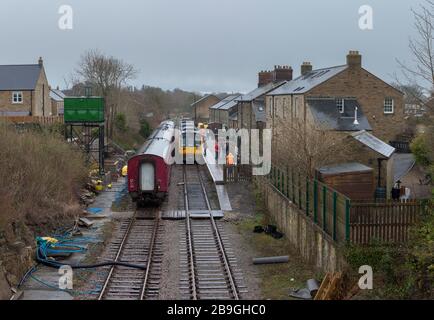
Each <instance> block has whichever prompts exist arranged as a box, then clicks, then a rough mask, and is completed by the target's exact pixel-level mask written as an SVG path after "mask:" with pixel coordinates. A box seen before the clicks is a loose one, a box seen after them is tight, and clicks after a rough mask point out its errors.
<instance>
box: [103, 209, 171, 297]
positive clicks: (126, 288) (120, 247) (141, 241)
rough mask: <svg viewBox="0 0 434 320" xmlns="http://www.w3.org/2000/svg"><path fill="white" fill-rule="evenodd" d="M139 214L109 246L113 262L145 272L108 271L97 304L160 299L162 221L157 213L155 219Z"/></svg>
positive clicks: (115, 268)
mask: <svg viewBox="0 0 434 320" xmlns="http://www.w3.org/2000/svg"><path fill="white" fill-rule="evenodd" d="M139 213H140V212H137V211H136V212H135V213H134V215H133V217H132V218H130V219H124V220H122V221H121V223H120V226H119V232H118V236H117V237H116V238H115V239H114V241H112V243H111V244H110V247H109V254H108V256H109V257H110V259H109V260H111V261H115V262H121V263H126V264H132V265H139V266H142V268H141V269H138V268H130V267H126V266H119V265H116V266H111V267H109V269H108V275H107V277H106V279H105V282H104V284H103V287H102V290H101V292H100V294H99V297H98V300H112V299H113V300H144V299H157V298H158V294H159V281H160V278H161V263H162V256H163V252H162V250H161V248H162V240H161V237H162V225H161V219H160V216H159V213H158V210H156V209H155V210H154V212H153V215H154V218H153V219H141V218H140V214H139ZM147 216H148V217H149V216H152V215H149V214H148V215H147ZM107 258H108V257H107Z"/></svg>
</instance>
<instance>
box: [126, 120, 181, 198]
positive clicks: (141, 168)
mask: <svg viewBox="0 0 434 320" xmlns="http://www.w3.org/2000/svg"><path fill="white" fill-rule="evenodd" d="M174 133H175V124H174V122H172V121H164V122H162V123H161V124H160V125H159V127H158V128H157V129H156V130H155V131H154V132H153V133H152V134H151V136H150V137H149V138H148V139H147V140H146V142H145V144H144V145H143V146H142V147H141V148H140V149H139V151H138V152H137V153H136V155H135V156H133V157H132V158H131V159H130V160H128V192H129V193H130V196H131V198H132V199H133V201H134V202H138V203H143V202H146V201H148V200H158V201H161V200H163V199H164V197H165V196H166V194H167V193H168V191H169V184H170V168H171V158H172V157H173V151H174V149H173V142H174V140H175V136H174Z"/></svg>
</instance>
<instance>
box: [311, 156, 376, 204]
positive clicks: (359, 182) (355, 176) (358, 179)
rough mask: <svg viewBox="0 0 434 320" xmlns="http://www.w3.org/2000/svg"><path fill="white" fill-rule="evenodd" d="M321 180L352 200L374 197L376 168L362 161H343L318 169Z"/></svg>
mask: <svg viewBox="0 0 434 320" xmlns="http://www.w3.org/2000/svg"><path fill="white" fill-rule="evenodd" d="M316 174H317V178H318V180H319V181H321V182H323V183H325V184H327V185H329V186H330V187H331V188H333V189H335V190H336V191H339V192H341V193H343V194H344V195H346V196H347V197H349V198H350V199H352V200H369V199H373V198H374V193H375V180H374V179H375V178H374V169H372V168H370V167H367V166H365V165H363V164H361V163H356V162H352V163H342V164H337V165H331V166H325V167H322V168H320V169H318V170H317V173H316Z"/></svg>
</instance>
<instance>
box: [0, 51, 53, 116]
mask: <svg viewBox="0 0 434 320" xmlns="http://www.w3.org/2000/svg"><path fill="white" fill-rule="evenodd" d="M2 115H3V116H45V117H46V116H50V115H52V104H51V99H50V87H49V85H48V80H47V76H46V74H45V70H44V64H43V60H42V58H39V61H38V63H37V64H28V65H1V66H0V116H2Z"/></svg>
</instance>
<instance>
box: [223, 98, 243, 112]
mask: <svg viewBox="0 0 434 320" xmlns="http://www.w3.org/2000/svg"><path fill="white" fill-rule="evenodd" d="M237 104H238V101H237V100H236V99H234V100H232V101H229V102H228V103H226V104H224V105H222V106H221V107H220V108H219V110H230V109H232V108H233V107H235V106H236V105H237Z"/></svg>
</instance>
